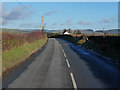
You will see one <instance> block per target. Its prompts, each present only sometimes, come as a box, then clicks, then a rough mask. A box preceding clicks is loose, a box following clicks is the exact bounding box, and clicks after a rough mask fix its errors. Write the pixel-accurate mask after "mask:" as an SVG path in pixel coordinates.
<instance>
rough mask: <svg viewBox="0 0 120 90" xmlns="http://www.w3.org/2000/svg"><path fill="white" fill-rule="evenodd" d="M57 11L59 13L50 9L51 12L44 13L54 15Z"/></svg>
mask: <svg viewBox="0 0 120 90" xmlns="http://www.w3.org/2000/svg"><path fill="white" fill-rule="evenodd" d="M55 13H57V11H56V10H54V11H49V12H47V13H45V14H44V15H45V16H50V15H53V14H55Z"/></svg>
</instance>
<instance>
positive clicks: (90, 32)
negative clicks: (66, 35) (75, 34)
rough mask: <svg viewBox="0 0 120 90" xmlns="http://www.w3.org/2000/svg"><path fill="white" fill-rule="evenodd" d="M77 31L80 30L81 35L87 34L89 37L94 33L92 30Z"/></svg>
mask: <svg viewBox="0 0 120 90" xmlns="http://www.w3.org/2000/svg"><path fill="white" fill-rule="evenodd" d="M78 30H80V31H81V33H82V34H89V35H91V34H93V33H94V31H93V30H92V29H78Z"/></svg>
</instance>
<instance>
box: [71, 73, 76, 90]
mask: <svg viewBox="0 0 120 90" xmlns="http://www.w3.org/2000/svg"><path fill="white" fill-rule="evenodd" d="M70 76H71V79H72V83H73V87H74V90H77V85H76V82H75V79H74V76H73V73H70Z"/></svg>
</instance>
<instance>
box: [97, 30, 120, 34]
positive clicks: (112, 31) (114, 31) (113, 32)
mask: <svg viewBox="0 0 120 90" xmlns="http://www.w3.org/2000/svg"><path fill="white" fill-rule="evenodd" d="M105 32H106V33H108V34H118V33H119V34H120V29H110V30H105V31H103V30H97V31H95V34H97V35H102V34H104V33H105Z"/></svg>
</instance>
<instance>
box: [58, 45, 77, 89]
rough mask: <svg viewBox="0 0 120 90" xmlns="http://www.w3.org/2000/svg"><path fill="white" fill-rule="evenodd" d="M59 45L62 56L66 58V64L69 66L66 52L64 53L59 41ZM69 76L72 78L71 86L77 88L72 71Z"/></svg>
mask: <svg viewBox="0 0 120 90" xmlns="http://www.w3.org/2000/svg"><path fill="white" fill-rule="evenodd" d="M59 46H60V47H61V49H62V52H63V54H64V56H65V58H66V62H67V66H68V67H69V68H70V64H69V61H68V59H67V56H66V54H65V52H64V50H63V48H62V46H61V44H60V43H59ZM70 76H71V79H72V84H73V88H74V90H77V84H76V82H75V78H74V76H73V73H70Z"/></svg>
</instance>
